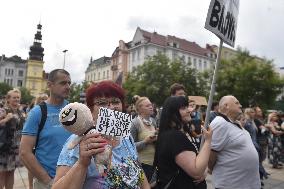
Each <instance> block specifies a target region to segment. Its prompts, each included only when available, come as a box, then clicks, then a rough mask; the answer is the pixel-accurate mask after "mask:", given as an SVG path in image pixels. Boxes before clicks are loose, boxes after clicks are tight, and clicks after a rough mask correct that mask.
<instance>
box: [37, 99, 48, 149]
mask: <svg viewBox="0 0 284 189" xmlns="http://www.w3.org/2000/svg"><path fill="white" fill-rule="evenodd" d="M39 107H40V110H41V120H40V123H39V125H38V130H37V136H36V143H35V149H36V147H37V145H38V140H39V134H40V132H41V130H42V129H43V127H44V124H45V121H46V118H47V106H46V103H45V102H41V103H40V104H39Z"/></svg>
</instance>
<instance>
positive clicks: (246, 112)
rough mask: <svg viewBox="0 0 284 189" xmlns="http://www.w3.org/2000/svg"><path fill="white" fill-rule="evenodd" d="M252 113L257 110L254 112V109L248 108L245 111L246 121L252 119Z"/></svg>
mask: <svg viewBox="0 0 284 189" xmlns="http://www.w3.org/2000/svg"><path fill="white" fill-rule="evenodd" d="M252 111H254V112H255V110H254V109H253V108H246V109H245V113H244V114H245V118H246V119H251V117H250V114H249V113H251V112H252Z"/></svg>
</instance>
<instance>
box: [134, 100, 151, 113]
mask: <svg viewBox="0 0 284 189" xmlns="http://www.w3.org/2000/svg"><path fill="white" fill-rule="evenodd" d="M145 100H149V98H148V97H145V96H143V97H139V98H138V100H136V103H135V110H136V111H137V112H138V113H139V112H140V108H141V103H142V102H143V101H145Z"/></svg>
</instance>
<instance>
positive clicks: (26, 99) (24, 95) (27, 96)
mask: <svg viewBox="0 0 284 189" xmlns="http://www.w3.org/2000/svg"><path fill="white" fill-rule="evenodd" d="M20 91H21V103H22V104H29V103H30V102H31V101H32V99H33V98H34V97H33V96H32V95H31V93H30V91H29V90H28V89H27V88H25V87H21V88H20Z"/></svg>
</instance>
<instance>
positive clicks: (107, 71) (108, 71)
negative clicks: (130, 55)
mask: <svg viewBox="0 0 284 189" xmlns="http://www.w3.org/2000/svg"><path fill="white" fill-rule="evenodd" d="M108 77H109V70H107V78H108Z"/></svg>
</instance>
